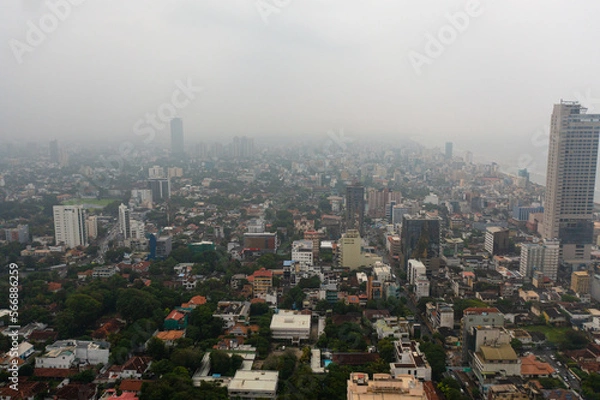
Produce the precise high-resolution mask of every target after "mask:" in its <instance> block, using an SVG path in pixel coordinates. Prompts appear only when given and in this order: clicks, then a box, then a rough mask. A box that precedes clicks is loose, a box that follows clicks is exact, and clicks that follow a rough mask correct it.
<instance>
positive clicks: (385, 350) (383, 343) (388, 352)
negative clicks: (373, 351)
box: [377, 338, 396, 363]
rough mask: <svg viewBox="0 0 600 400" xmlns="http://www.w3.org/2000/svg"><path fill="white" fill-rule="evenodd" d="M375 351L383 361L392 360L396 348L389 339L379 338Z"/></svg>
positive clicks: (389, 361) (388, 361)
mask: <svg viewBox="0 0 600 400" xmlns="http://www.w3.org/2000/svg"><path fill="white" fill-rule="evenodd" d="M377 352H378V353H379V356H380V357H381V358H382V359H383V360H384V361H385V362H387V363H391V362H394V358H395V352H396V349H395V347H394V343H393V342H392V341H391V340H390V339H388V338H384V339H381V340H380V341H379V343H377Z"/></svg>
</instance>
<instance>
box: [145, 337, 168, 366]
mask: <svg viewBox="0 0 600 400" xmlns="http://www.w3.org/2000/svg"><path fill="white" fill-rule="evenodd" d="M146 351H147V353H148V355H149V356H150V357H152V358H153V359H154V360H156V361H159V360H162V359H163V358H167V357H168V356H169V350H168V349H167V347H166V346H165V343H164V342H163V341H162V340H160V339H159V338H157V337H152V338H150V340H148V345H147V347H146Z"/></svg>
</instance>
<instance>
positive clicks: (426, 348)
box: [419, 342, 446, 381]
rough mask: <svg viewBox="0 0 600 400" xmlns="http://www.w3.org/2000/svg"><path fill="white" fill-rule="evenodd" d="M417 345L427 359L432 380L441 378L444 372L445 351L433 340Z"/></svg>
mask: <svg viewBox="0 0 600 400" xmlns="http://www.w3.org/2000/svg"><path fill="white" fill-rule="evenodd" d="M419 347H420V349H421V351H422V352H423V353H424V354H425V357H426V358H427V361H429V365H430V366H431V374H432V378H433V380H434V381H439V380H441V379H442V378H443V374H444V372H446V351H445V350H444V348H443V347H442V346H440V345H438V344H435V343H433V342H421V344H420V346H419Z"/></svg>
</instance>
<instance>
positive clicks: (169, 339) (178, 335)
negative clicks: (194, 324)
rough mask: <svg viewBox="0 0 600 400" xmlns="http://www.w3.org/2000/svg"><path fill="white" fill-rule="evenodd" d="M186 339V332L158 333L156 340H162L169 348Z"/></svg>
mask: <svg viewBox="0 0 600 400" xmlns="http://www.w3.org/2000/svg"><path fill="white" fill-rule="evenodd" d="M184 337H185V331H184V330H173V331H160V332H157V333H156V338H157V339H160V340H162V341H163V342H164V343H165V345H166V346H168V347H172V346H175V343H176V342H177V341H178V340H179V339H182V338H184Z"/></svg>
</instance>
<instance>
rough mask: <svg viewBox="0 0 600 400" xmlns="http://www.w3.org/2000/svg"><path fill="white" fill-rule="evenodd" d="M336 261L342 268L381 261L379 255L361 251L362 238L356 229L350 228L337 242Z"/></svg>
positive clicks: (355, 267)
mask: <svg viewBox="0 0 600 400" xmlns="http://www.w3.org/2000/svg"><path fill="white" fill-rule="evenodd" d="M338 255H339V257H338V262H339V265H340V266H341V267H343V268H350V269H358V268H359V267H361V266H366V267H368V266H371V265H373V264H375V263H376V262H381V257H379V256H377V255H375V254H373V253H365V252H363V251H362V239H361V237H360V234H359V232H358V230H356V229H350V230H349V231H347V232H346V233H344V234H343V235H342V237H341V238H340V240H339V242H338Z"/></svg>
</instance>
